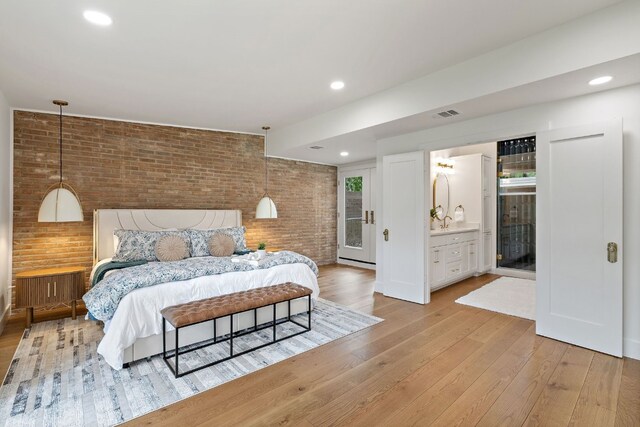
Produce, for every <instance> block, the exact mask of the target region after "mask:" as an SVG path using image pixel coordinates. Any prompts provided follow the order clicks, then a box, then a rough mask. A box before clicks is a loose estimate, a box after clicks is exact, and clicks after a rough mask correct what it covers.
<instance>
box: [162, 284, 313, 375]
mask: <svg viewBox="0 0 640 427" xmlns="http://www.w3.org/2000/svg"><path fill="white" fill-rule="evenodd" d="M311 293H312V292H311V289H309V288H306V287H304V286H301V285H298V284H295V283H283V284H280V285H274V286H265V287H262V288H256V289H250V290H248V291H241V292H234V293H232V294H226V295H220V296H217V297H213V298H206V299H202V300H198V301H191V302H187V303H184V304H178V305H174V306H171V307H166V308H164V309H162V310H161V311H160V314H161V315H162V357H163V359H164V361H165V363H166V364H167V366H168V367H169V369H171V371H172V372H173V374H174V375H175V377H176V378H178V377H181V376H183V375H187V374H190V373H192V372H194V371H197V370H200V369H204V368H207V367H209V366H212V365H215V364H218V363H222V362H225V361H227V360H229V359H231V358H233V357H237V356H240V355H243V354H246V353H249V352H251V351H254V350H257V349H259V348H263V347H266V346H268V345H271V344H273V343H276V342H278V341H282V340H285V339H288V338H291V337H294V336H296V335H300V334H303V333H305V332H309V331H310V330H311ZM304 297H306V298H308V311H307V317H308V322H307V323H308V324H307V325H303V324H300V323H298V322H297V321H295V320H294V319H292V318H291V301H292V300H295V299H298V298H304ZM285 302H286V303H287V306H288V312H287V313H288V314H287V317H286V318H285V319H282V320H281V321H278V319H277V318H276V305H277V304H280V303H285ZM267 306H272V307H273V321H271V322H267V323H266V324H263V325H258V317H257V310H258V309H259V308H263V307H267ZM251 310H253V318H254V326H253V327H252V328H250V329H248V330H246V331H236V332H234V331H233V318H234V315H237V314H240V313H244V312H247V311H251ZM227 316H228V317H229V331H230V333H229V334H228V336H225V337H222V338H218V337H217V333H216V320H217V319H220V318H222V317H227ZM167 322H169V324H171V326H173V327H174V328H175V331H176V334H175V348H174V350H173V351H172V352H169V353H167V343H166V335H167V334H166V323H167ZM203 322H213V342H210V343H206V344H202V345H195V346H188V347H187V348H186V349H183V350H181V349H180V348H179V343H178V341H179V331H180V329H181V328H184V327H188V326H192V325H196V324H198V323H203ZM285 322H291V323H294V324H296V325H298V326H300V327H301V328H303V329H302V330H301V331H299V332H296V333H293V334H291V335H287V336H285V337H280V338H278V337H277V335H276V326H277V325H279V324H281V323H285ZM267 328H272V329H273V340H272V341H271V342H268V343H265V344H262V345H259V346H257V347H253V348H250V349H248V350H244V351H242V352H240V353H235V354H234V352H233V339H234V338H238V337H241V336H244V335H247V334H250V333H254V332H257V331H260V330H263V329H267ZM225 341H229V356H227V357H224V358H222V359H219V360H216V361H214V362H211V363H208V364H205V365H203V366H199V367H197V368H194V369H191V370H188V371H186V372H179V370H178V366H179V365H178V362H179V360H178V356H179V355H182V354H185V353H188V352H191V351H195V350H198V349H201V348H203V347H207V346H210V345H214V344H219V343H221V342H225ZM171 359H174V362H173V366H172V363H171Z"/></svg>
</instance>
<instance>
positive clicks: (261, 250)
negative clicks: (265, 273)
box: [257, 242, 267, 258]
mask: <svg viewBox="0 0 640 427" xmlns="http://www.w3.org/2000/svg"><path fill="white" fill-rule="evenodd" d="M257 252H258V256H259V257H260V258H264V257H265V256H266V255H267V244H266V243H265V242H259V243H258V251H257Z"/></svg>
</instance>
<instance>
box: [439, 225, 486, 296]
mask: <svg viewBox="0 0 640 427" xmlns="http://www.w3.org/2000/svg"><path fill="white" fill-rule="evenodd" d="M478 247H479V236H478V230H477V229H465V230H447V231H444V232H435V233H432V235H431V245H430V251H429V270H430V272H429V283H430V286H431V290H432V291H433V290H435V289H439V288H442V287H444V286H447V285H450V284H452V283H455V282H458V281H460V280H462V279H466V278H467V277H470V276H473V275H474V274H476V273H478Z"/></svg>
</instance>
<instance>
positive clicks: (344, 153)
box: [340, 151, 349, 157]
mask: <svg viewBox="0 0 640 427" xmlns="http://www.w3.org/2000/svg"><path fill="white" fill-rule="evenodd" d="M340 155H341V156H342V157H347V156H348V155H349V152H348V151H341V152H340Z"/></svg>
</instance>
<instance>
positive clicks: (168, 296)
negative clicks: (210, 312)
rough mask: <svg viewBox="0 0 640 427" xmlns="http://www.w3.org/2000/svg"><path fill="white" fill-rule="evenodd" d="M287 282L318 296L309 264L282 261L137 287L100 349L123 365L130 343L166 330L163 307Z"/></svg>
mask: <svg viewBox="0 0 640 427" xmlns="http://www.w3.org/2000/svg"><path fill="white" fill-rule="evenodd" d="M286 282H294V283H298V284H300V285H303V286H306V287H308V288H309V289H311V290H312V291H313V294H312V296H311V297H312V299H313V300H314V301H315V300H316V299H317V298H318V295H319V292H320V290H319V288H318V280H317V278H316V275H315V274H314V273H313V271H312V270H311V269H310V268H309V267H308V266H307V265H306V264H286V265H278V266H275V267H271V268H269V269H264V270H252V271H243V272H232V273H224V274H219V275H214V276H204V277H197V278H195V279H191V280H185V281H181V282H169V283H163V284H160V285H154V286H149V287H146V288H141V289H136V290H134V291H132V292H131V293H129V294H128V295H127V296H125V297H124V298H123V299H122V300H121V301H120V304H119V305H118V309H117V310H116V312H115V314H114V316H113V318H112V319H111V320H110V321H108V322H107V323H106V324H105V328H104V331H105V336H104V338H103V339H102V341H100V344H99V345H98V353H99V354H101V355H102V356H103V357H104V358H105V360H106V362H107V363H108V364H109V365H111V366H112V367H113V368H115V369H121V368H122V364H123V354H124V350H125V349H126V348H127V347H129V346H131V345H132V344H133V343H134V342H135V341H136V340H137V339H139V338H145V337H148V336H151V335H157V334H161V333H162V316H161V315H160V310H162V309H163V308H165V307H169V306H172V305H176V304H182V303H185V302H189V301H195V300H199V299H204V298H211V297H215V296H218V295H224V294H229V293H233V292H239V291H244V290H248V289H254V288H260V287H263V286H273V285H277V284H280V283H286ZM168 326H169V329H168V330H171V327H170V325H168Z"/></svg>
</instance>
